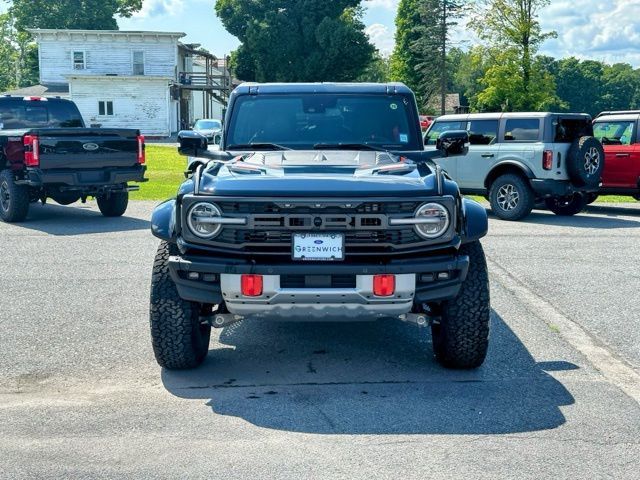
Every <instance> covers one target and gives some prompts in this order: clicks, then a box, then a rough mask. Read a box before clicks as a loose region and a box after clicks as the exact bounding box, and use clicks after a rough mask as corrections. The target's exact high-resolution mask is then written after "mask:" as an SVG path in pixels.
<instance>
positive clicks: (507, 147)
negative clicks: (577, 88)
mask: <svg viewBox="0 0 640 480" xmlns="http://www.w3.org/2000/svg"><path fill="white" fill-rule="evenodd" d="M450 130H467V131H468V132H469V138H470V146H469V154H468V155H466V156H464V157H451V158H441V159H438V160H436V162H437V163H438V164H439V165H440V166H441V167H442V168H443V169H444V170H446V172H447V173H448V174H449V176H450V177H451V178H453V180H455V181H456V182H457V183H458V185H459V187H460V190H461V191H462V193H466V194H475V195H482V196H485V197H486V198H487V199H488V200H489V202H490V203H491V209H492V210H493V212H494V213H495V214H496V216H498V217H499V218H501V219H504V220H520V219H522V218H524V217H526V216H527V215H529V214H530V213H531V210H532V209H533V207H534V205H535V204H536V203H539V202H544V203H545V204H546V206H547V207H548V208H549V209H550V210H552V211H553V212H554V213H556V214H558V215H575V214H576V213H579V212H580V211H582V209H583V208H584V207H585V206H586V204H587V202H588V200H587V199H588V195H587V194H588V193H591V192H595V191H597V190H598V187H599V185H600V181H601V176H602V171H603V169H604V151H603V149H602V145H601V144H600V142H599V141H598V140H597V139H595V138H594V137H593V126H592V120H591V117H590V116H589V115H587V114H572V113H569V114H560V113H543V112H535V113H480V114H465V115H444V116H442V117H439V118H437V119H436V120H435V122H434V123H433V124H432V125H431V126H430V128H429V130H427V132H426V133H425V138H424V140H425V145H426V147H425V148H427V149H431V148H435V144H436V140H437V138H438V136H439V135H440V134H441V133H443V132H445V131H450Z"/></svg>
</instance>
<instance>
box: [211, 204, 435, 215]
mask: <svg viewBox="0 0 640 480" xmlns="http://www.w3.org/2000/svg"><path fill="white" fill-rule="evenodd" d="M320 203H322V201H320ZM422 203H423V202H416V201H407V202H365V203H360V202H357V201H353V202H349V201H344V202H340V203H336V202H333V201H331V202H325V203H323V204H322V207H321V208H322V213H324V214H329V213H359V214H369V213H373V214H383V215H385V214H386V215H395V214H403V213H407V214H412V213H414V212H415V211H416V209H417V208H418V207H419V206H420V205H421V204H422ZM217 205H218V206H219V207H220V209H221V210H222V211H223V212H224V213H226V214H254V215H255V214H278V213H287V214H296V213H297V214H304V213H307V214H311V213H314V212H315V213H317V212H318V208H317V207H316V206H315V205H314V203H313V202H309V203H307V202H296V203H291V204H287V203H275V202H217ZM347 205H351V206H350V207H348V206H347Z"/></svg>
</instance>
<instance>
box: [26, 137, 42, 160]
mask: <svg viewBox="0 0 640 480" xmlns="http://www.w3.org/2000/svg"><path fill="white" fill-rule="evenodd" d="M24 164H25V165H26V166H27V167H38V166H40V139H39V138H38V136H37V135H25V136H24Z"/></svg>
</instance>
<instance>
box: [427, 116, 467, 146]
mask: <svg viewBox="0 0 640 480" xmlns="http://www.w3.org/2000/svg"><path fill="white" fill-rule="evenodd" d="M466 129H467V122H455V121H447V122H438V121H436V122H435V123H434V124H433V125H432V126H431V128H430V129H429V131H428V132H427V134H426V135H425V138H424V143H425V145H435V144H436V141H437V140H438V137H439V136H440V134H441V133H444V132H448V131H451V130H466Z"/></svg>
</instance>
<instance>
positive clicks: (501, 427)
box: [0, 202, 640, 479]
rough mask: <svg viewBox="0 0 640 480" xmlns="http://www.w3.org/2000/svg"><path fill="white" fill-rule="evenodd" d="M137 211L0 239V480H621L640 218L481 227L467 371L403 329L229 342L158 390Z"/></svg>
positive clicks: (637, 413) (637, 419)
mask: <svg viewBox="0 0 640 480" xmlns="http://www.w3.org/2000/svg"><path fill="white" fill-rule="evenodd" d="M152 207H153V203H149V202H134V203H133V204H132V205H131V206H130V209H129V211H128V212H127V216H126V217H124V218H120V219H106V218H103V217H102V216H101V215H100V214H99V213H98V212H97V208H96V207H95V205H92V204H89V205H87V206H84V207H81V208H78V207H60V206H56V205H48V206H46V207H34V208H33V210H32V213H31V214H30V218H29V220H28V221H27V222H26V223H24V224H20V225H6V224H2V223H0V252H2V254H1V255H0V279H1V284H2V292H1V293H0V329H1V330H0V332H1V333H0V478H33V477H39V478H46V477H60V476H72V477H82V478H90V477H101V478H109V477H113V478H123V477H131V478H164V477H169V476H171V477H180V478H213V477H215V478H225V479H228V478H246V477H253V478H265V477H270V478H327V477H330V478H398V477H400V476H402V477H405V478H464V477H469V478H497V477H501V478H505V477H507V478H508V477H511V478H552V477H553V478H556V479H564V478H567V479H574V478H615V479H624V478H634V479H635V478H637V472H638V470H639V469H640V460H639V459H640V440H639V439H640V405H639V403H638V402H639V401H640V394H639V393H638V392H640V382H639V380H638V379H639V378H640V318H639V317H638V312H639V311H640V295H639V294H638V292H639V291H640V273H639V270H638V265H640V247H639V245H640V203H638V204H630V205H615V206H605V205H604V204H601V205H596V206H594V207H591V208H590V210H589V211H588V212H587V213H585V214H582V215H579V216H577V217H574V218H560V217H556V216H553V215H551V214H549V213H547V212H541V211H536V212H535V213H534V214H533V215H532V216H531V217H530V218H529V219H528V220H527V221H526V222H520V223H506V222H502V221H499V220H496V219H492V220H491V231H490V235H489V237H488V238H487V239H486V240H485V241H484V246H485V251H486V253H487V256H488V259H489V266H490V269H491V279H492V283H491V288H492V306H493V318H492V329H493V330H492V343H491V347H490V351H489V356H488V359H487V362H486V364H485V365H484V366H483V367H482V368H480V369H479V370H477V371H472V372H459V371H448V370H444V369H443V368H441V367H439V366H438V365H437V364H436V363H435V361H434V360H433V358H432V356H431V346H430V335H429V334H428V332H427V331H425V330H421V329H419V328H418V327H415V326H412V325H405V324H402V323H401V322H380V323H375V324H353V325H333V324H311V325H309V324H260V323H252V322H243V323H240V324H236V325H233V326H231V327H228V328H226V329H224V330H222V331H216V332H215V334H214V336H215V341H214V342H212V347H211V348H212V351H211V352H210V354H209V357H208V359H207V361H206V362H205V364H204V365H203V366H202V367H201V368H199V369H197V370H194V371H189V372H178V373H176V372H167V371H162V370H161V369H160V368H159V367H158V366H157V365H156V363H155V361H154V359H153V354H152V352H151V347H150V341H149V333H148V316H147V310H148V295H149V281H150V271H151V264H152V260H153V257H154V253H155V248H156V246H157V243H158V242H157V240H156V239H154V238H153V237H152V236H151V234H150V232H149V223H148V219H149V217H150V212H151V209H152ZM634 472H635V473H634Z"/></svg>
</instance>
